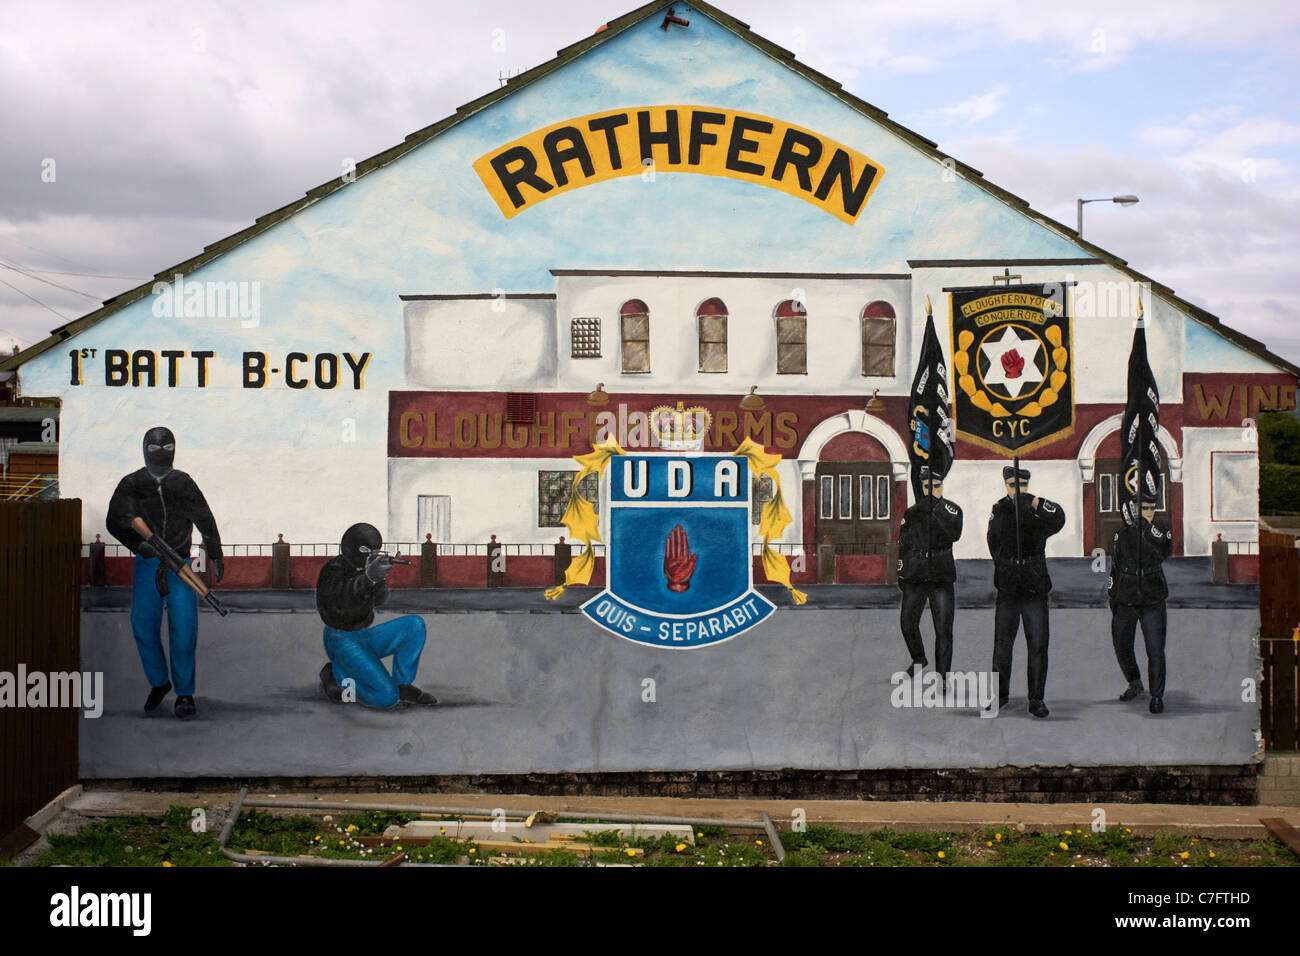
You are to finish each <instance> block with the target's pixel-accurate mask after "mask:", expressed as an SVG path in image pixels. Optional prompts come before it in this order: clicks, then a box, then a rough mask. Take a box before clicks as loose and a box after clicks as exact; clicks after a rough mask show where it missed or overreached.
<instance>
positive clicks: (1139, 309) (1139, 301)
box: [1138, 292, 1142, 319]
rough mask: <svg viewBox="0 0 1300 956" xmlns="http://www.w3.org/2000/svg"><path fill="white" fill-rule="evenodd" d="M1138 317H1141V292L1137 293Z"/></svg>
mask: <svg viewBox="0 0 1300 956" xmlns="http://www.w3.org/2000/svg"><path fill="white" fill-rule="evenodd" d="M1138 318H1139V319H1140V318H1142V293H1141V292H1139V293H1138Z"/></svg>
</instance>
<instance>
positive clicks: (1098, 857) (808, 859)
mask: <svg viewBox="0 0 1300 956" xmlns="http://www.w3.org/2000/svg"><path fill="white" fill-rule="evenodd" d="M191 809H192V808H190V807H172V808H171V809H169V810H168V811H167V812H166V813H164V814H162V815H152V816H151V815H138V816H129V817H117V818H114V819H109V820H97V821H94V822H92V823H90V824H88V825H87V826H85V827H84V828H83V829H82V830H81V831H80V832H79V833H77V834H75V835H69V836H60V835H57V834H55V835H51V836H50V837H49V838H48V839H49V842H50V845H51V846H50V849H49V850H48V851H46V852H45V853H43V854H42V855H41V856H40V857H38V858H37V859H36V860H35V861H34V863H33V864H32V865H35V866H54V865H68V866H163V865H168V864H169V865H172V866H229V865H231V864H230V861H229V860H227V859H226V858H225V857H224V856H223V855H222V854H221V852H220V851H219V850H218V848H217V831H216V828H215V827H213V828H210V829H208V830H207V832H204V833H195V832H194V831H193V829H192V828H191V821H192V817H191ZM413 819H415V815H413V814H405V813H398V814H394V813H383V812H376V811H365V812H360V813H352V814H348V815H346V816H339V817H333V816H331V817H330V819H329V820H326V819H324V817H323V816H320V815H316V816H305V815H292V816H278V815H272V814H270V813H268V812H266V811H265V810H261V809H249V810H247V811H245V812H244V813H242V814H240V817H239V819H238V821H236V824H235V826H234V828H233V831H232V834H231V838H230V848H231V849H233V850H237V851H244V852H247V851H257V852H258V853H261V854H271V855H275V856H289V857H294V856H302V855H310V856H317V857H324V858H330V859H340V858H346V859H366V860H375V861H381V860H383V859H385V858H387V857H390V856H392V855H394V854H396V853H399V852H404V853H405V854H406V856H407V859H408V860H409V861H411V862H415V863H458V862H461V861H463V860H468V861H469V862H470V863H471V864H474V865H483V864H487V863H488V862H489V860H490V859H491V858H493V857H497V856H500V855H501V854H488V853H485V852H484V851H483V850H482V849H481V848H480V847H478V846H476V845H475V844H474V842H473V841H472V840H466V841H465V842H457V841H456V840H455V839H454V837H455V836H456V827H455V825H454V821H451V820H449V821H447V822H448V824H449V825H448V827H447V831H448V832H447V836H445V837H441V836H440V837H435V838H434V839H432V840H431V841H430V842H429V843H428V844H427V845H422V846H409V847H400V841H390V843H389V845H387V846H373V847H371V846H365V845H364V844H363V843H362V842H361V840H360V839H359V838H361V837H379V836H381V835H382V834H383V832H384V830H385V829H386V828H387V827H388V826H390V825H393V824H402V823H406V822H409V821H410V820H413ZM593 822H594V821H593ZM521 842H522V841H521ZM586 842H589V843H591V844H592V845H593V846H595V847H597V848H599V849H598V851H597V852H595V853H593V854H592V855H591V856H589V857H587V856H580V855H579V854H578V853H576V852H572V851H569V850H556V851H553V852H548V853H540V854H538V853H533V854H510V855H509V856H510V858H511V860H512V862H513V863H514V864H515V865H520V866H530V867H552V866H555V867H561V866H565V867H567V866H588V865H591V864H592V863H596V862H617V863H635V864H640V865H644V866H677V867H706V868H716V867H756V866H773V865H775V864H776V859H775V855H774V854H773V852H772V848H771V847H770V846H769V845H768V840H767V837H766V836H765V835H763V834H756V833H754V832H748V833H746V832H743V831H742V832H739V833H737V832H729V831H727V830H726V829H724V828H722V827H716V826H710V827H696V828H695V843H694V845H692V844H690V843H688V842H685V841H680V842H679V840H678V838H677V837H673V836H662V837H657V838H653V839H651V838H647V837H637V838H624V837H622V836H621V835H620V834H619V832H618V831H617V830H611V829H601V828H600V827H599V826H598V825H597V826H593V827H592V829H591V830H589V831H587V832H586ZM781 842H782V844H783V846H784V847H785V850H786V856H785V859H784V861H783V865H785V866H789V867H822V866H852V867H861V866H963V867H964V866H1013V867H1022V866H1033V867H1053V866H1123V867H1135V866H1136V867H1144V866H1146V867H1150V866H1156V867H1182V866H1199V867H1232V866H1300V858H1297V856H1296V854H1295V853H1293V852H1292V851H1291V850H1290V849H1288V848H1287V847H1286V846H1285V845H1284V844H1283V843H1281V842H1280V841H1278V840H1276V839H1273V838H1272V837H1269V838H1266V839H1260V840H1254V841H1246V840H1213V839H1200V838H1196V837H1189V836H1187V835H1185V834H1179V833H1174V832H1170V831H1164V832H1160V833H1157V834H1155V835H1154V836H1150V837H1142V838H1139V837H1135V836H1134V835H1133V834H1132V833H1131V832H1130V831H1129V829H1128V828H1126V827H1124V826H1122V825H1116V826H1111V827H1109V828H1108V829H1106V830H1102V831H1096V832H1094V831H1092V830H1091V829H1089V828H1086V827H1084V828H1074V827H1071V828H1068V829H1066V830H1062V831H1060V832H1052V833H1033V832H1027V831H1020V830H1017V829H1016V827H1015V826H1012V825H1008V826H1003V827H985V828H982V829H979V830H977V831H974V832H971V833H955V832H943V833H936V832H909V833H899V832H896V831H894V830H891V829H882V830H876V831H873V832H870V833H850V832H847V831H844V830H840V829H837V828H835V827H829V826H823V825H814V826H809V827H807V828H806V829H804V830H802V831H799V832H794V831H786V832H784V833H782V834H781ZM399 847H400V849H399ZM629 849H634V850H641V851H643V852H642V853H640V854H637V855H634V856H628V852H627V851H628V850H629ZM940 854H942V855H940Z"/></svg>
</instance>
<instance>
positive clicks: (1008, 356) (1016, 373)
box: [1002, 349, 1025, 378]
mask: <svg viewBox="0 0 1300 956" xmlns="http://www.w3.org/2000/svg"><path fill="white" fill-rule="evenodd" d="M1024 370H1025V360H1024V359H1022V358H1021V357H1020V353H1019V352H1018V351H1016V350H1015V349H1011V350H1010V351H1007V352H1003V353H1002V371H1004V372H1006V375H1007V378H1019V377H1020V373H1021V372H1023V371H1024Z"/></svg>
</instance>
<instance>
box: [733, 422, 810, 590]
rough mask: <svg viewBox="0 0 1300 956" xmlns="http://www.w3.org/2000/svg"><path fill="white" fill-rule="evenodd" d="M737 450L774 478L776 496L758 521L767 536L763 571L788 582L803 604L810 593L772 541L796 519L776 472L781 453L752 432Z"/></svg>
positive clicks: (758, 471) (775, 579) (759, 472)
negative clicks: (799, 585) (794, 577)
mask: <svg viewBox="0 0 1300 956" xmlns="http://www.w3.org/2000/svg"><path fill="white" fill-rule="evenodd" d="M734 454H736V455H738V456H741V457H743V458H745V459H746V460H747V461H748V462H749V470H750V471H752V472H753V473H754V474H755V475H759V476H765V477H768V478H771V479H772V499H771V500H770V501H769V502H768V503H767V504H765V505H764V506H763V514H762V516H761V517H760V518H759V522H758V533H759V534H761V535H762V536H763V573H764V574H765V575H766V576H767V579H768V580H769V581H772V582H775V583H776V584H784V585H785V586H786V587H787V588H788V589H789V591H790V597H791V598H793V599H794V603H795V604H803V603H804V602H805V601H807V600H808V595H806V594H804V593H803V592H802V591H800V590H798V589H797V588H795V586H794V585H792V584H791V583H790V563H789V562H788V561H786V559H785V558H783V557H781V555H780V554H778V553H777V551H776V550H775V549H774V548H773V547H772V545H771V541H772V539H773V538H779V537H781V533H782V532H783V531H785V529H786V526H787V525H789V524H790V522H791V521H792V520H793V519H792V518H791V517H790V509H789V508H787V507H786V506H785V499H784V498H783V497H782V496H781V476H780V475H778V474H777V472H776V466H777V465H779V464H780V463H781V456H780V455H777V454H773V453H771V452H769V451H768V450H767V449H766V448H764V447H763V446H762V445H760V444H759V443H758V442H756V441H754V439H752V438H749V437H748V436H746V438H745V440H744V441H743V442H741V443H740V447H739V448H737V449H736V450H735V452H734Z"/></svg>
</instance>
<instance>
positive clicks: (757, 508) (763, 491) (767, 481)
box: [750, 475, 773, 524]
mask: <svg viewBox="0 0 1300 956" xmlns="http://www.w3.org/2000/svg"><path fill="white" fill-rule="evenodd" d="M772 494H773V488H772V479H771V478H770V477H768V476H767V475H759V476H758V477H757V478H755V479H754V497H753V502H752V505H751V509H750V511H751V514H750V520H751V521H752V523H754V524H758V523H759V521H760V520H762V517H763V506H764V505H765V504H767V503H768V502H769V501H771V500H772Z"/></svg>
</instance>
